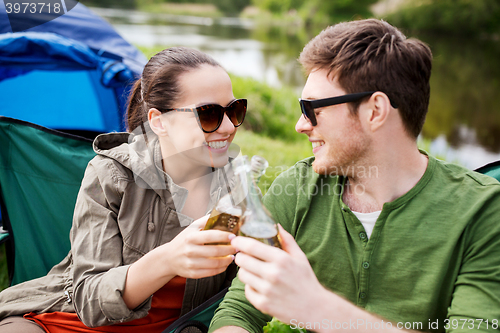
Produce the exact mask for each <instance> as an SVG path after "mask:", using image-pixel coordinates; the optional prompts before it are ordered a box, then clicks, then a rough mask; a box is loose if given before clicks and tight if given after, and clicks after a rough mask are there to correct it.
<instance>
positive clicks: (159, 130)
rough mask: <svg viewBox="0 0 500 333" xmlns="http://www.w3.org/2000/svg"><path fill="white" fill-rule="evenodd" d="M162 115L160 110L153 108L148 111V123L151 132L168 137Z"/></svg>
mask: <svg viewBox="0 0 500 333" xmlns="http://www.w3.org/2000/svg"><path fill="white" fill-rule="evenodd" d="M161 115H162V113H161V112H160V111H158V109H155V108H151V109H149V111H148V122H149V127H151V130H152V131H153V132H154V133H155V134H156V135H158V136H167V129H166V128H165V126H164V124H163V121H162V117H161Z"/></svg>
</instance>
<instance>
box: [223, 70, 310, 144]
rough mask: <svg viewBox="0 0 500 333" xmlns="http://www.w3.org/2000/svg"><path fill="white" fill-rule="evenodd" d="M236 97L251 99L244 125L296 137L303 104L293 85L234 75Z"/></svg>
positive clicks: (273, 134)
mask: <svg viewBox="0 0 500 333" xmlns="http://www.w3.org/2000/svg"><path fill="white" fill-rule="evenodd" d="M231 81H232V83H233V93H234V96H235V97H236V98H246V99H247V100H248V110H247V115H246V117H245V122H244V123H243V127H244V128H245V129H247V130H251V131H253V132H255V133H259V134H264V135H266V136H269V137H271V138H279V139H282V140H287V141H296V140H298V139H299V138H300V135H299V134H297V132H295V124H296V123H297V120H298V119H299V117H300V115H301V113H300V106H299V102H298V97H299V95H298V93H296V92H294V91H293V90H292V89H291V88H279V89H278V88H272V87H270V86H268V85H266V84H264V83H261V82H258V81H256V80H254V79H251V78H242V77H237V76H233V75H232V76H231Z"/></svg>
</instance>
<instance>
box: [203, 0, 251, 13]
mask: <svg viewBox="0 0 500 333" xmlns="http://www.w3.org/2000/svg"><path fill="white" fill-rule="evenodd" d="M210 3H213V4H214V5H215V6H217V8H218V9H219V10H220V11H221V12H223V13H224V14H228V15H234V16H237V15H238V14H239V13H240V12H241V11H242V10H243V9H245V7H247V6H248V5H250V0H212V1H210Z"/></svg>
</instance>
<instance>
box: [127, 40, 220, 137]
mask: <svg viewBox="0 0 500 333" xmlns="http://www.w3.org/2000/svg"><path fill="white" fill-rule="evenodd" d="M205 64H206V65H211V66H216V67H221V66H220V65H219V63H218V62H217V61H215V60H214V59H213V58H212V57H210V56H209V55H207V54H205V53H203V52H201V51H198V50H195V49H191V48H187V47H172V48H169V49H166V50H163V51H161V52H159V53H157V54H156V55H154V56H153V57H152V58H151V59H150V60H149V62H148V63H147V64H146V66H145V67H144V70H143V71H142V77H141V78H140V79H138V80H137V81H136V82H135V84H134V86H133V88H132V92H131V94H130V96H129V100H128V108H127V128H128V131H129V132H132V131H133V130H134V129H136V128H137V127H139V126H141V125H142V124H143V123H144V122H146V121H147V113H148V111H149V109H151V108H157V109H160V110H161V109H170V108H172V106H173V104H174V103H175V102H176V100H177V99H178V98H179V97H180V94H181V93H182V92H181V91H180V89H179V77H180V75H181V74H183V73H185V72H187V71H190V70H193V69H196V68H199V67H200V66H202V65H205Z"/></svg>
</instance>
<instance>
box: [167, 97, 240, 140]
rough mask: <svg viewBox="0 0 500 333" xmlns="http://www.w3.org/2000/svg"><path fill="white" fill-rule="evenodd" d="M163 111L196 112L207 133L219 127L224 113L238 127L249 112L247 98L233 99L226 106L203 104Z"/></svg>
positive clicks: (202, 128)
mask: <svg viewBox="0 0 500 333" xmlns="http://www.w3.org/2000/svg"><path fill="white" fill-rule="evenodd" d="M160 111H162V112H169V111H176V112H194V113H195V115H196V119H197V120H198V125H200V128H201V130H202V131H203V132H205V133H212V132H215V131H217V129H219V127H220V125H221V124H222V120H223V119H224V113H225V114H227V117H228V118H229V120H231V122H232V123H233V125H234V127H238V126H240V125H241V124H242V123H243V120H245V114H246V112H247V100H246V99H237V100H234V101H232V102H231V103H230V104H229V105H228V106H226V107H224V106H221V105H219V104H208V105H202V106H198V107H195V108H178V109H167V110H160Z"/></svg>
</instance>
